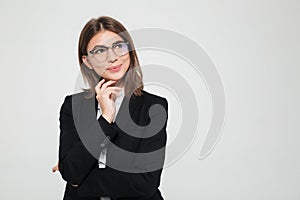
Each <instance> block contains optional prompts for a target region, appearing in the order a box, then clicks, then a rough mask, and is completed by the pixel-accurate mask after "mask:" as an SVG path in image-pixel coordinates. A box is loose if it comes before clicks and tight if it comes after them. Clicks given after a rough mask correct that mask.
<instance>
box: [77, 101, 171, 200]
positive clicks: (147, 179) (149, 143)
mask: <svg viewBox="0 0 300 200" xmlns="http://www.w3.org/2000/svg"><path fill="white" fill-rule="evenodd" d="M163 106H164V108H165V110H166V113H168V102H167V100H166V99H165V98H163ZM167 115H168V114H167ZM154 117H155V115H154ZM167 118H168V117H167ZM166 126H167V119H166V122H165V124H164V126H163V128H162V129H161V130H160V131H159V132H158V133H157V134H155V135H154V136H152V137H149V138H143V139H141V142H140V145H139V146H140V148H139V149H140V151H141V152H151V151H155V150H157V149H160V148H163V149H165V146H166V142H167V133H166ZM164 157H165V150H163V160H164ZM149 162H151V161H149ZM161 173H162V169H159V170H156V171H150V172H146V173H128V172H122V171H118V170H115V169H112V168H110V167H107V168H105V169H97V168H95V169H92V171H91V173H90V174H88V176H87V177H86V179H85V180H84V181H83V182H82V184H81V185H80V186H79V187H78V195H79V196H81V197H84V196H95V197H99V196H109V197H111V198H113V199H118V198H126V197H127V198H139V199H148V198H150V197H151V196H152V195H153V194H154V193H155V192H156V191H157V189H158V187H159V185H160V176H161Z"/></svg>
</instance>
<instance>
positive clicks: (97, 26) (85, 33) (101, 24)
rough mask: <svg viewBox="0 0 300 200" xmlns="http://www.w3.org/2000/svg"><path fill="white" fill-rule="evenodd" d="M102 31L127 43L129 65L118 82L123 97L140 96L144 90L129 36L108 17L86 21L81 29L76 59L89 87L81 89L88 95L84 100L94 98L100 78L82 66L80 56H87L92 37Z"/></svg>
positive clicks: (140, 72)
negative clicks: (122, 86) (120, 85)
mask: <svg viewBox="0 0 300 200" xmlns="http://www.w3.org/2000/svg"><path fill="white" fill-rule="evenodd" d="M102 30H108V31H111V32H114V33H116V34H119V36H120V37H121V38H122V39H123V40H124V41H126V42H129V47H130V51H129V57H130V65H129V68H128V70H127V72H126V73H125V75H124V76H123V77H122V78H121V79H120V80H119V81H120V83H122V84H124V89H125V96H130V95H131V94H132V93H133V94H134V95H136V96H140V95H142V90H143V88H144V83H143V74H142V70H141V67H140V64H139V60H138V57H137V53H136V51H135V48H134V44H133V41H132V38H131V36H130V35H129V33H128V31H127V30H126V28H125V27H124V26H123V25H122V24H121V23H120V22H118V21H117V20H115V19H113V18H111V17H108V16H101V17H99V18H97V19H95V18H93V19H91V20H90V21H88V22H87V24H86V25H85V26H84V28H83V29H82V31H81V33H80V37H79V44H78V59H79V64H80V71H81V73H82V76H83V80H84V82H85V83H88V85H89V86H90V88H89V89H84V88H82V90H83V91H84V92H87V93H88V95H87V97H86V98H92V97H94V94H95V87H96V85H97V83H98V82H99V80H101V79H102V77H100V76H99V75H98V74H97V73H96V72H95V71H94V70H93V69H89V68H88V67H87V66H86V65H85V64H84V62H83V60H82V56H83V55H87V46H88V43H89V41H90V40H91V39H92V37H93V36H94V35H96V34H97V33H99V32H100V31H102Z"/></svg>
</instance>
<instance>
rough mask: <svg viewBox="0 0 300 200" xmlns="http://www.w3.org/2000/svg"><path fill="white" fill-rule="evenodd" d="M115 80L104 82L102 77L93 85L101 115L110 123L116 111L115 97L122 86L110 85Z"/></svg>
mask: <svg viewBox="0 0 300 200" xmlns="http://www.w3.org/2000/svg"><path fill="white" fill-rule="evenodd" d="M115 82H116V81H114V80H110V81H107V82H106V83H104V79H102V80H101V81H100V82H99V83H98V84H97V85H96V87H95V91H96V99H97V101H98V103H99V105H100V108H101V111H102V116H103V117H104V118H105V119H106V120H107V121H108V122H109V123H111V122H112V121H113V119H114V116H115V113H116V105H115V101H116V97H117V96H118V94H119V92H120V91H121V89H122V88H120V87H116V86H110V87H109V85H112V84H114V83H115Z"/></svg>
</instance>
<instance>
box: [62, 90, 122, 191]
mask: <svg viewBox="0 0 300 200" xmlns="http://www.w3.org/2000/svg"><path fill="white" fill-rule="evenodd" d="M97 121H98V123H99V125H100V126H101V128H102V130H103V131H104V133H105V134H106V135H107V137H106V138H101V139H100V140H99V141H95V143H96V144H95V145H99V152H100V151H101V150H102V149H103V148H105V146H102V145H101V144H103V142H105V143H107V140H108V138H110V139H113V138H114V137H115V136H116V134H117V132H118V130H117V128H116V127H115V126H116V125H115V124H110V123H109V122H107V121H106V119H105V118H104V117H103V116H102V115H101V116H100V117H99V118H98V120H97ZM59 122H60V126H59V127H60V137H59V161H58V167H59V172H60V173H61V176H62V178H63V179H64V180H65V181H67V182H69V183H70V184H72V185H80V184H81V182H82V181H83V180H84V178H85V177H86V176H87V174H88V173H89V172H90V171H91V169H92V168H93V166H94V165H96V164H97V163H98V160H97V159H96V158H95V157H94V156H93V155H92V154H91V153H90V152H89V151H88V150H87V149H86V148H85V146H84V145H83V143H82V142H81V140H80V138H79V136H78V133H77V130H76V127H75V123H74V119H73V114H72V96H71V95H67V96H66V97H65V99H64V102H63V104H62V106H61V109H60V116H59ZM108 136H109V137H108Z"/></svg>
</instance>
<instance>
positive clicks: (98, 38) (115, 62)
mask: <svg viewBox="0 0 300 200" xmlns="http://www.w3.org/2000/svg"><path fill="white" fill-rule="evenodd" d="M122 41H124V40H123V39H122V38H121V37H120V36H119V35H118V34H116V33H114V32H111V31H108V30H104V31H101V32H99V33H97V34H96V35H94V37H92V39H91V40H90V41H89V43H88V47H87V52H90V51H91V50H96V52H103V51H101V49H100V50H99V47H100V48H102V50H103V46H104V49H105V47H112V46H113V44H119V42H122ZM114 46H116V45H114ZM115 51H116V52H117V51H120V50H118V49H117V48H116V49H115ZM94 52H95V51H94ZM98 55H99V54H98ZM102 57H103V56H102ZM82 60H83V62H84V63H85V65H86V66H87V67H88V68H90V69H94V70H95V72H96V73H97V74H98V75H99V76H101V77H102V78H104V79H107V80H119V79H121V78H122V77H123V76H124V75H125V73H126V71H127V69H128V68H129V65H130V57H129V53H128V52H127V53H126V54H124V55H121V56H120V55H117V54H116V53H114V51H113V50H112V49H111V48H108V49H107V57H106V59H105V56H104V59H103V60H101V61H99V59H97V58H96V56H95V54H89V55H87V56H85V55H84V56H83V57H82Z"/></svg>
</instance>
